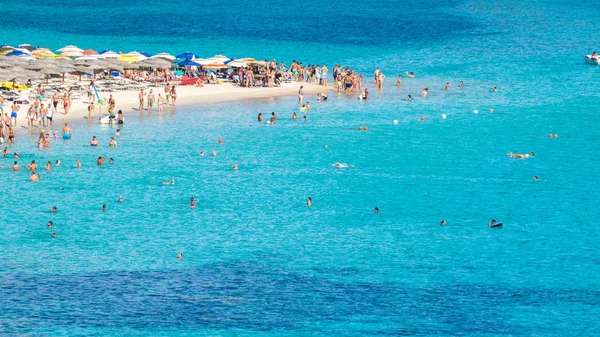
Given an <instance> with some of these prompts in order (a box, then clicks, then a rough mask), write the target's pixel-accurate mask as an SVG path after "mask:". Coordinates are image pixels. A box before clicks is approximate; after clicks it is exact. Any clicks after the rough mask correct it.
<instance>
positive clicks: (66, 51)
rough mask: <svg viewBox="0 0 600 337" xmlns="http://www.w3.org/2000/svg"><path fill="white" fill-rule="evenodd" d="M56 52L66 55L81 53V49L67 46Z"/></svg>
mask: <svg viewBox="0 0 600 337" xmlns="http://www.w3.org/2000/svg"><path fill="white" fill-rule="evenodd" d="M57 51H58V52H60V53H68V52H78V53H81V52H83V49H81V48H78V47H77V46H73V45H69V46H65V47H62V48H60V49H59V50H57Z"/></svg>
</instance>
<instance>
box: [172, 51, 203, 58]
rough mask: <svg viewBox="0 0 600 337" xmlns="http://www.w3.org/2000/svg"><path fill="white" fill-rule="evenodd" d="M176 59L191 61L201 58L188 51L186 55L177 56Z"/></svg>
mask: <svg viewBox="0 0 600 337" xmlns="http://www.w3.org/2000/svg"><path fill="white" fill-rule="evenodd" d="M176 57H177V58H178V59H180V60H184V59H185V60H191V59H193V58H199V57H200V56H198V55H196V54H194V53H191V52H189V51H186V52H185V53H183V54H179V55H177V56H176Z"/></svg>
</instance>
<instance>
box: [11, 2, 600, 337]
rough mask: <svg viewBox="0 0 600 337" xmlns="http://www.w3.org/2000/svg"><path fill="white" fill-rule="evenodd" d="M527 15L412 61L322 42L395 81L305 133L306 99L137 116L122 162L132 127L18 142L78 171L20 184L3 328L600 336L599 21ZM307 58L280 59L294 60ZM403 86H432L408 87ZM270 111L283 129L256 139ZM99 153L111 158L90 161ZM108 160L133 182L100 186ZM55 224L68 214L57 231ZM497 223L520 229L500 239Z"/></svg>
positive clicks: (484, 8)
mask: <svg viewBox="0 0 600 337" xmlns="http://www.w3.org/2000/svg"><path fill="white" fill-rule="evenodd" d="M511 4H513V3H512V2H510V1H508V2H507V1H498V2H492V3H490V4H488V5H479V4H475V3H471V2H462V3H461V4H460V6H459V5H456V7H439V8H436V9H435V10H431V13H434V14H435V13H437V14H440V13H446V14H448V15H453V16H457V17H458V19H457V20H450V21H451V22H452V23H454V22H456V21H458V22H460V27H461V28H460V29H458V28H457V29H456V30H454V29H451V28H452V27H454V26H448V27H447V26H444V25H443V23H439V22H438V25H437V26H435V28H436V29H435V31H436V32H437V31H439V32H440V35H439V36H438V38H437V39H433V40H430V39H428V37H427V36H419V37H416V38H414V39H412V38H411V39H408V38H407V39H405V40H402V41H404V44H403V45H402V46H401V47H399V46H397V45H396V46H395V47H394V48H392V47H390V45H393V42H390V41H389V40H383V41H375V42H373V43H374V45H375V46H377V47H378V48H377V50H376V51H370V52H368V53H367V52H366V53H363V52H365V51H366V50H367V49H368V48H366V47H364V46H357V45H356V44H354V43H352V42H351V41H349V40H347V39H346V38H345V39H342V41H340V42H339V44H336V47H337V48H338V49H337V50H336V51H330V50H326V51H323V50H322V48H321V47H322V46H323V45H322V44H315V45H310V44H309V45H308V47H306V48H305V50H303V51H302V52H303V53H304V52H306V53H307V56H304V59H312V58H315V57H318V56H322V57H323V58H324V59H326V61H327V62H335V61H336V60H338V58H339V57H340V55H339V52H340V50H342V51H344V53H345V55H344V56H343V58H341V59H340V61H338V62H335V63H342V64H344V65H345V64H349V65H355V66H356V67H358V68H359V69H361V70H363V71H365V74H366V75H370V74H372V70H373V69H374V67H376V66H381V68H382V69H383V71H384V72H385V73H386V74H388V78H387V80H386V86H385V88H384V90H383V92H377V91H376V90H375V89H374V88H373V86H372V84H371V83H372V82H371V81H372V80H371V79H370V77H368V78H367V79H366V80H365V82H367V83H368V87H369V89H370V91H371V96H372V97H371V100H369V102H359V101H358V100H357V99H356V98H353V97H346V96H344V95H340V96H338V95H336V94H335V93H334V92H332V93H330V95H329V100H328V101H327V102H322V103H319V102H316V98H315V97H314V95H311V96H309V97H307V100H309V101H311V103H312V106H313V109H312V110H311V111H309V112H308V113H307V114H306V115H307V122H306V123H303V122H302V121H300V120H299V121H293V120H292V119H291V114H292V112H294V111H295V112H297V113H298V114H299V116H300V119H301V118H302V113H301V112H300V111H298V105H297V101H296V98H294V97H282V98H277V99H273V100H256V101H243V102H228V103H222V104H203V105H200V106H180V107H177V110H176V111H175V110H173V109H170V110H169V111H166V112H165V113H163V114H162V115H158V114H157V113H156V112H155V113H154V114H153V115H152V116H148V115H145V116H143V117H140V116H139V114H138V113H135V112H134V113H128V115H127V116H126V118H127V124H126V125H125V126H124V127H123V128H122V135H121V136H120V137H118V138H117V141H118V142H119V147H118V148H116V149H109V148H108V147H107V145H108V140H109V137H110V136H111V135H114V133H115V128H113V127H109V126H101V125H98V124H94V123H92V124H88V122H87V121H81V122H73V123H72V124H73V129H74V137H73V140H72V141H69V142H64V141H62V140H56V141H54V142H53V145H52V148H51V149H50V150H49V151H37V149H36V148H35V138H36V137H35V135H29V136H28V135H26V130H25V129H23V128H19V130H18V132H19V134H18V143H17V144H16V145H15V146H14V147H11V150H14V151H18V152H21V153H35V154H36V157H35V159H36V161H37V162H38V164H41V165H43V164H44V163H45V161H46V160H52V161H54V160H56V159H60V160H61V161H62V166H60V167H53V168H52V171H51V172H49V173H46V172H45V171H43V170H42V171H41V174H42V176H43V177H42V179H41V180H40V181H39V182H38V183H35V184H33V183H30V182H28V181H27V175H26V174H25V173H19V174H14V173H12V172H8V171H7V170H2V172H1V175H2V177H1V178H2V181H3V183H2V186H3V193H1V194H0V195H1V197H0V201H2V206H3V207H2V209H3V212H0V224H2V226H0V236H1V237H2V240H0V255H1V256H2V257H3V258H2V261H3V262H2V263H0V284H1V285H2V286H0V308H2V310H0V332H2V333H6V334H16V333H31V334H39V335H53V336H56V335H113V336H117V335H140V336H146V335H153V336H186V335H187V336H198V335H207V336H214V335H256V336H262V335H270V336H281V335H284V336H298V335H332V334H338V335H349V336H355V335H384V334H385V335H416V336H429V335H475V336H499V335H528V336H529V335H537V336H554V335H560V336H566V335H571V336H582V335H598V333H599V332H600V331H599V330H598V329H599V328H598V324H597V317H599V316H600V308H599V306H598V303H600V291H598V289H600V287H599V282H598V275H599V274H600V258H599V257H598V248H597V242H598V235H597V232H596V231H594V229H595V226H594V223H593V219H595V218H597V217H598V216H599V215H600V212H599V211H598V209H599V206H600V202H599V201H598V200H600V192H599V187H600V186H599V183H598V179H597V178H596V171H597V167H598V166H599V165H600V159H598V153H599V150H600V146H599V145H600V143H599V142H600V140H599V139H598V137H597V132H596V130H595V126H596V125H597V124H598V121H599V117H598V114H597V111H596V110H597V107H598V106H599V103H600V92H599V91H597V90H595V89H594V88H593V86H590V84H592V83H597V81H598V78H599V76H600V67H593V66H587V65H585V64H583V61H582V60H583V55H584V54H585V53H589V51H590V48H593V46H590V45H589V44H591V43H597V41H598V40H599V39H598V35H597V34H598V33H594V31H593V30H592V29H591V28H590V27H591V23H592V22H593V20H592V19H593V18H594V17H597V15H598V9H596V8H595V7H593V6H591V5H593V3H592V2H590V3H589V4H590V6H589V7H587V8H585V3H584V2H580V3H579V4H580V5H579V6H578V7H575V6H573V5H568V4H563V3H560V2H551V1H544V2H540V3H537V4H527V5H521V7H519V6H514V5H511ZM396 5H397V4H396ZM13 6H15V5H13ZM382 6H383V5H382ZM386 6H390V8H387V7H386V8H384V9H388V10H390V11H391V10H392V9H391V7H393V6H394V4H389V5H386ZM408 7H410V6H408ZM425 7H426V8H430V7H429V6H425ZM394 8H395V7H394ZM420 8H421V9H423V7H420ZM394 10H395V11H396V12H397V10H396V9H394ZM383 12H384V13H387V12H386V11H383ZM396 12H394V11H391V12H390V15H392V14H394V13H396ZM528 12H529V14H527V13H528ZM420 13H421V14H423V13H422V12H420ZM434 14H429V15H431V16H432V17H433V16H435V15H434ZM386 17H387V16H386ZM432 17H430V16H426V17H425V18H429V19H431V18H432ZM550 19H552V20H550ZM428 22H429V21H428ZM500 23H502V24H500ZM9 26H10V25H9ZM446 28H448V29H447V31H445V29H446ZM559 28H560V29H559ZM596 31H597V30H596ZM317 32H318V30H317ZM442 32H443V33H444V34H442ZM28 34H32V36H33V35H35V32H34V31H28ZM57 34H58V37H57V41H62V40H61V39H65V40H68V39H69V38H72V37H73V36H72V35H70V33H69V32H64V33H60V32H58V33H57ZM369 34H371V33H369ZM594 34H596V35H595V36H594ZM231 35H232V36H230V37H223V39H225V40H227V39H232V40H233V39H235V38H239V32H236V31H234V32H232V33H231ZM236 35H238V36H237V37H236ZM351 35H354V36H356V35H357V34H351ZM407 36H411V37H412V35H411V34H408V35H407ZM80 38H81V41H82V42H81V45H82V46H84V45H85V43H83V41H84V39H85V38H89V39H91V40H89V41H91V42H90V43H92V42H93V43H94V44H98V45H99V43H97V42H98V41H100V39H99V38H98V39H97V40H94V39H95V38H94V37H90V36H89V35H85V36H82V37H80ZM228 41H231V40H228ZM17 42H26V41H20V40H19V41H17ZM67 42H73V41H70V40H69V41H66V42H65V43H67ZM363 42H364V41H363ZM32 43H33V42H32ZM75 43H77V41H75ZM130 43H131V44H133V42H132V41H129V40H126V42H123V44H124V45H126V44H130ZM219 43H221V42H219ZM273 43H274V44H275V42H273ZM277 43H280V44H281V45H283V46H285V47H288V46H290V45H293V44H294V41H293V40H291V41H287V40H285V41H279V42H277ZM288 43H289V45H288ZM150 44H151V43H150ZM223 45H225V43H223ZM57 47H58V46H57ZM246 47H248V48H246ZM98 48H101V47H98ZM123 48H125V47H123ZM131 48H136V49H137V48H138V46H137V45H135V44H133V45H132V47H131ZM152 48H155V49H158V48H159V46H156V45H155V46H153V47H152ZM227 48H229V47H227ZM231 48H232V49H230V50H235V51H239V50H241V51H246V50H248V51H249V53H250V54H252V55H254V54H256V53H257V52H258V49H257V48H258V47H256V46H255V44H253V43H250V42H248V45H247V46H246V45H243V44H238V45H237V46H236V47H235V49H234V47H231ZM253 48H254V49H253ZM269 48H270V47H269ZM139 49H141V48H139ZM147 49H148V50H150V51H162V50H151V49H150V48H147ZM283 49H285V48H282V50H283ZM269 50H270V49H269ZM290 50H293V49H290ZM177 51H178V50H174V51H173V52H177ZM217 52H220V50H215V53H217ZM224 53H229V52H228V50H225V51H224ZM288 53H290V54H288ZM292 54H293V52H292V51H289V52H288V51H280V49H278V48H273V54H272V55H274V56H276V57H277V58H278V59H284V60H285V61H286V62H288V63H289V60H288V58H292V57H293V55H292ZM539 54H542V55H545V56H546V57H544V58H540V57H539ZM442 55H448V56H447V57H441V56H442ZM481 55H485V57H482V56H481ZM548 55H550V56H552V57H547V56H548ZM244 56H246V55H244ZM258 56H260V55H258ZM265 56H266V57H270V55H265ZM315 62H320V61H319V60H315ZM404 70H410V71H415V72H416V73H417V75H418V76H417V78H416V79H413V80H409V79H405V80H404V82H403V86H402V87H400V88H397V87H395V86H394V82H395V73H397V72H403V71H404ZM460 80H463V81H465V87H463V88H458V81H460ZM448 81H450V82H451V84H452V87H451V90H450V91H449V92H446V91H445V90H444V84H445V83H446V82H448ZM493 86H498V88H499V91H498V92H497V93H492V92H490V89H491V88H492V87H493ZM424 87H429V88H430V95H429V97H428V98H427V99H426V100H423V99H421V97H420V95H419V93H420V90H421V89H422V88H424ZM408 94H411V95H412V96H413V97H414V98H415V100H414V101H412V102H408V101H406V100H404V98H405V97H406V95H408ZM490 109H493V110H494V112H493V113H490V112H489V110H490ZM474 110H477V111H478V113H477V114H475V113H474ZM271 111H276V112H277V114H278V115H279V121H278V122H277V123H275V125H273V126H269V125H267V124H266V123H262V124H259V123H257V121H256V116H257V115H258V113H259V112H261V113H263V115H264V116H265V117H267V116H268V115H269V114H270V112H271ZM442 114H445V115H446V116H447V117H446V118H445V119H444V118H442ZM422 116H423V117H425V120H424V121H421V120H420V118H421V117H422ZM265 120H266V118H265ZM394 120H397V121H398V123H397V125H395V124H394ZM360 125H367V126H368V127H369V131H358V126H360ZM56 129H57V130H59V127H58V126H57V127H56ZM548 133H557V134H559V135H560V137H559V138H557V139H550V138H548V136H547V135H548ZM94 135H96V136H97V137H98V138H99V140H100V142H101V146H100V147H99V148H90V147H87V146H86V144H87V143H88V142H89V140H90V139H91V137H92V136H94ZM219 138H222V139H223V144H219V143H218V141H217V140H218V139H219ZM326 145H327V148H326V147H325V146H326ZM201 150H204V152H205V153H206V154H205V156H203V157H201V156H199V152H200V151H201ZM213 150H215V151H217V156H216V157H212V156H211V155H210V152H211V151H213ZM509 151H513V152H517V153H525V152H530V151H534V152H535V157H533V158H528V159H526V160H515V159H510V158H508V157H507V156H506V153H507V152H509ZM98 155H104V156H106V157H113V158H114V159H115V164H114V165H108V164H107V165H105V166H103V167H98V166H97V165H96V164H95V159H96V158H97V157H98ZM76 158H81V159H82V162H83V167H82V168H80V169H77V168H75V167H74V164H75V161H76ZM10 162H12V159H0V165H3V166H6V165H7V164H9V163H10ZM19 162H20V163H21V164H22V165H23V164H25V163H26V159H22V160H20V161H19ZM336 162H341V163H347V164H349V165H353V166H354V168H351V169H337V168H334V167H333V166H332V165H333V164H334V163H336ZM234 163H237V164H238V165H239V170H237V171H234V170H232V169H231V166H232V165H233V164H234ZM534 175H535V176H538V177H539V178H540V180H539V181H533V180H532V178H533V176H534ZM171 179H175V181H176V184H175V186H165V185H162V184H161V182H163V181H167V180H171ZM119 195H122V196H123V198H124V201H123V202H122V203H120V202H118V197H119ZM192 196H193V197H194V198H195V199H196V200H197V205H198V207H197V208H196V209H190V207H189V199H190V198H191V197H192ZM308 196H310V197H311V198H312V200H313V203H314V204H313V206H312V207H310V208H309V207H307V206H306V205H305V202H306V198H307V197H308ZM102 204H106V205H107V208H108V209H107V211H105V212H103V211H101V209H100V208H101V206H102ZM53 205H57V206H58V207H59V212H58V213H55V214H51V213H48V212H47V211H48V210H49V209H50V208H51V207H52V206H53ZM375 206H378V207H379V209H380V213H378V214H375V213H374V212H373V208H374V207H375ZM492 218H494V219H497V220H499V221H502V222H503V223H504V227H503V228H502V229H489V228H487V223H488V222H489V221H490V220H491V219H492ZM442 219H446V221H447V222H448V225H447V226H445V227H441V226H439V223H440V221H441V220H442ZM48 221H53V222H54V224H55V228H54V229H52V230H50V229H48V228H47V227H46V223H47V222H48ZM51 231H54V232H56V234H57V235H58V237H56V238H52V237H51V236H50V232H51ZM178 252H183V256H184V259H183V260H182V261H178V260H177V259H176V257H177V253H178Z"/></svg>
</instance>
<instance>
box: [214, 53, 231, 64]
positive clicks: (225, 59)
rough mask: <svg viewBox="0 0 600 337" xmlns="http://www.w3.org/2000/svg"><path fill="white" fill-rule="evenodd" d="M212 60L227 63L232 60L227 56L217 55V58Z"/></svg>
mask: <svg viewBox="0 0 600 337" xmlns="http://www.w3.org/2000/svg"><path fill="white" fill-rule="evenodd" d="M211 59H213V60H215V62H226V61H229V60H231V58H229V57H227V56H225V55H221V54H219V55H215V56H213V57H211Z"/></svg>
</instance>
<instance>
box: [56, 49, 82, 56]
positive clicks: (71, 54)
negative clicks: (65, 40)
mask: <svg viewBox="0 0 600 337" xmlns="http://www.w3.org/2000/svg"><path fill="white" fill-rule="evenodd" d="M60 56H66V57H79V56H83V53H82V52H80V51H75V50H72V51H65V52H62V53H60Z"/></svg>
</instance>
